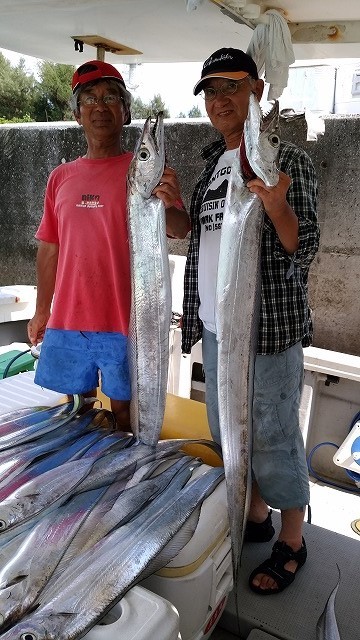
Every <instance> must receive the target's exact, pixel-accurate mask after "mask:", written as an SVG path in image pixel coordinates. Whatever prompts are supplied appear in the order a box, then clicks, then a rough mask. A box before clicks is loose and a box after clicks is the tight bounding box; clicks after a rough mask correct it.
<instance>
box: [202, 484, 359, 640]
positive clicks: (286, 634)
mask: <svg viewBox="0 0 360 640" xmlns="http://www.w3.org/2000/svg"><path fill="white" fill-rule="evenodd" d="M310 486H311V489H310V492H311V516H312V518H311V520H312V525H314V526H312V525H308V524H305V538H307V537H308V538H309V542H310V549H311V553H309V558H308V562H307V563H306V565H305V567H304V569H303V570H302V572H301V573H299V577H298V578H297V580H296V583H294V587H293V588H292V589H296V586H298V589H299V590H301V592H302V597H303V599H304V604H305V602H306V601H307V604H309V590H311V588H312V587H311V586H310V581H309V580H306V574H305V572H306V573H307V574H308V576H309V577H310V578H311V571H312V569H311V563H312V562H313V563H314V565H313V573H314V576H315V577H316V578H317V579H318V580H319V576H320V581H322V586H320V587H319V588H318V589H317V591H316V594H315V595H316V599H317V601H321V603H322V605H323V604H324V603H325V601H326V599H327V597H328V595H329V592H330V590H331V588H332V586H335V583H336V575H335V573H336V571H333V568H334V566H335V564H336V562H338V563H339V564H340V566H341V569H342V572H343V573H344V567H347V565H348V566H349V567H350V570H349V571H350V572H351V570H352V569H351V567H352V566H353V565H354V563H355V566H358V554H359V552H360V544H359V547H357V544H356V542H358V543H360V535H359V534H357V533H356V532H355V531H353V529H352V528H351V523H352V522H353V521H354V520H357V519H360V490H357V489H356V486H355V485H354V489H355V490H357V493H355V492H354V493H350V492H348V491H343V490H340V489H338V488H335V487H330V486H328V485H325V484H324V483H322V482H320V481H318V480H314V479H312V481H311V483H310ZM274 520H275V521H276V522H277V525H278V526H277V530H278V528H279V523H280V516H279V514H277V513H276V512H275V514H274ZM330 532H333V534H340V536H337V535H332V534H331V533H330ZM347 538H348V539H349V542H348V544H347V543H346V539H347ZM355 541H356V542H355ZM322 542H323V543H324V550H323V551H322V550H321V552H322V553H323V557H319V555H318V553H319V552H317V553H316V552H315V550H316V549H319V548H320V549H321V545H322ZM249 547H252V549H251V550H250V551H247V550H246V554H245V553H244V555H245V556H249V558H248V559H247V558H246V557H245V559H244V565H245V568H246V570H247V572H248V573H250V571H251V570H252V568H253V565H254V566H256V562H257V560H256V561H255V560H254V556H255V557H256V555H255V554H256V549H257V548H258V555H259V563H260V562H262V560H263V559H265V557H266V555H267V551H268V550H270V549H271V545H270V548H269V549H268V545H266V547H265V555H264V545H259V546H258V545H250V546H249ZM261 547H262V548H261ZM308 547H309V545H308ZM344 547H346V548H347V549H348V557H347V561H346V562H344V554H345V555H346V553H347V552H346V551H344ZM310 549H309V551H310ZM326 550H327V551H326ZM248 563H249V567H250V568H247V566H246V565H247V564H248ZM319 564H320V565H321V564H322V565H323V566H322V567H321V566H319ZM346 571H347V573H348V569H346ZM304 574H305V575H304ZM328 574H329V575H328ZM343 579H344V578H343V577H342V582H343ZM346 579H347V580H351V576H350V577H349V576H348V575H346ZM334 580H335V583H334ZM243 581H244V577H243ZM333 583H334V584H333ZM308 585H309V586H308ZM341 586H342V584H341V585H340V587H339V592H338V598H337V601H336V602H337V605H338V606H339V604H340V605H341ZM345 586H346V583H345V584H344V587H345ZM244 588H245V589H246V588H247V587H246V586H245V587H244ZM248 593H249V594H250V593H251V592H250V591H249V592H248ZM349 593H352V594H354V591H350V590H349ZM285 594H286V592H284V594H280V595H279V597H278V596H275V597H274V598H261V597H260V596H256V595H252V594H251V596H250V597H249V595H248V594H245V599H246V602H247V605H250V608H251V603H252V605H253V607H254V614H253V617H254V619H256V618H257V616H259V618H258V619H259V620H261V617H260V615H261V614H259V608H260V607H261V608H262V609H265V610H266V611H267V612H268V615H269V619H270V617H272V616H271V612H272V609H273V613H274V619H277V618H279V616H280V614H279V606H281V605H282V604H286V609H287V616H286V617H287V619H288V623H289V625H290V626H291V617H292V616H294V617H297V616H298V615H299V603H298V601H297V597H298V596H299V593H296V594H295V593H294V592H293V594H294V595H293V598H290V597H289V598H286V596H285ZM315 595H314V594H312V595H311V598H314V597H315ZM280 599H281V602H280ZM356 599H357V593H356ZM285 600H286V603H285ZM260 601H261V602H260ZM304 604H303V608H304ZM262 605H264V606H262ZM272 605H273V606H272ZM322 605H321V606H322ZM346 606H348V605H346ZM339 608H340V607H339ZM232 610H233V603H232V601H231V596H230V598H229V603H228V605H227V607H226V609H225V613H224V615H223V618H222V619H221V620H220V623H219V625H218V626H217V627H216V629H215V630H214V632H213V634H212V635H211V640H235V639H237V638H241V640H245V639H246V638H247V637H248V636H247V634H248V632H249V626H251V624H252V620H251V618H252V615H251V614H250V615H247V614H246V615H245V617H244V619H243V620H242V621H241V622H242V624H241V625H240V628H243V629H245V632H244V633H245V635H237V634H234V633H232V632H230V631H229V630H228V629H232V630H234V619H233V617H232V618H231V616H232V615H233V614H232ZM255 610H256V611H255ZM304 610H305V609H304ZM343 617H344V612H343V607H341V608H340V611H338V624H339V627H340V624H341V623H342V618H343ZM262 624H263V623H260V622H259V625H260V626H262ZM270 627H271V624H270ZM253 628H255V627H253ZM340 631H341V628H340ZM279 633H280V635H278V634H279ZM292 633H294V635H292ZM274 635H275V636H276V637H279V640H282V639H286V640H287V639H288V638H297V637H298V636H296V631H295V632H291V631H289V629H288V628H286V622H284V631H283V635H282V631H281V630H280V631H279V629H277V632H276V633H274ZM305 635H306V634H305ZM304 637H305V636H301V639H300V636H299V640H304ZM306 637H307V635H306ZM343 637H344V640H345V638H346V640H358V634H357V633H356V632H355V633H354V635H352V634H351V632H349V630H348V635H345V636H342V635H341V638H343ZM309 640H310V635H309Z"/></svg>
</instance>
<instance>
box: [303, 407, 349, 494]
mask: <svg viewBox="0 0 360 640" xmlns="http://www.w3.org/2000/svg"><path fill="white" fill-rule="evenodd" d="M359 415H360V412H359ZM354 424H355V423H354ZM350 428H352V427H350ZM325 445H327V446H331V447H335V448H336V449H339V447H338V445H337V444H335V443H334V442H320V443H319V444H317V445H315V447H313V448H312V449H311V451H310V453H309V455H308V457H307V466H308V469H309V473H310V475H312V476H313V477H314V478H316V479H317V480H320V481H321V482H324V483H325V484H328V485H329V486H331V487H336V488H337V489H343V490H344V491H350V493H360V489H358V488H357V489H351V488H350V487H346V486H344V485H341V484H339V483H338V482H332V480H328V478H323V477H322V476H320V475H319V474H318V473H316V471H314V469H313V468H312V466H311V460H312V457H313V455H314V453H315V451H317V449H319V447H323V446H325ZM350 477H351V476H350ZM359 478H360V476H359ZM352 479H354V478H352Z"/></svg>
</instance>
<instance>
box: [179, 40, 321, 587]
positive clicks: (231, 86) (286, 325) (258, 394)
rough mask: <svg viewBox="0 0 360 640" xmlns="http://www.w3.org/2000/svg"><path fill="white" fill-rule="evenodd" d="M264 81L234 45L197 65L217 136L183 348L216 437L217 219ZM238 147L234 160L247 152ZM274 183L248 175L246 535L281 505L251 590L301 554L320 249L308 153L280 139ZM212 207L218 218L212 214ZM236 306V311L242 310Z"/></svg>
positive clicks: (201, 199)
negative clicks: (253, 233) (254, 228)
mask: <svg viewBox="0 0 360 640" xmlns="http://www.w3.org/2000/svg"><path fill="white" fill-rule="evenodd" d="M263 88H264V83H263V81H262V80H260V79H259V77H258V72H257V68H256V65H255V63H254V61H253V60H252V59H251V58H250V57H249V56H248V55H247V54H246V53H244V52H243V51H240V50H239V49H232V48H224V49H220V50H218V51H215V52H214V53H213V54H212V55H211V56H210V57H209V58H208V59H207V60H206V61H205V63H204V65H203V69H202V74H201V78H200V80H199V81H198V82H197V84H196V85H195V88H194V94H195V95H197V94H198V93H202V96H203V98H204V99H205V106H206V111H207V114H208V116H209V118H210V120H211V123H212V125H213V126H214V127H215V129H217V130H218V131H219V133H220V134H221V135H222V138H221V139H220V140H218V141H216V142H214V143H212V144H211V145H209V146H208V147H206V148H205V149H203V151H202V157H203V159H204V160H205V161H206V166H205V169H204V170H203V172H202V174H201V175H200V177H199V180H198V182H197V184H196V187H195V191H194V194H193V197H192V201H191V211H190V217H191V223H192V231H191V239H190V246H189V252H188V257H187V262H186V270H185V286H184V305H183V311H184V313H183V320H182V323H183V334H182V350H183V352H184V353H190V351H191V348H192V346H193V345H194V344H195V342H197V340H199V339H200V338H202V349H203V362H204V371H205V385H206V405H207V414H208V420H209V425H210V429H211V432H212V435H213V438H214V440H216V441H217V442H219V443H220V428H219V412H218V390H217V342H216V327H215V289H216V279H217V265H218V256H219V247H220V237H221V219H222V210H223V208H224V201H225V195H226V191H227V186H228V175H229V173H230V170H231V165H232V160H233V158H234V155H235V151H236V149H237V148H239V147H240V144H241V140H242V134H243V126H244V122H245V119H246V117H247V112H248V106H249V97H250V93H251V92H252V93H253V94H255V95H256V96H257V98H258V100H260V98H261V95H262V92H263ZM240 149H241V153H240V156H241V161H242V163H243V168H244V167H246V162H247V161H246V157H244V155H243V153H242V147H240ZM280 169H281V171H280V176H279V183H278V185H277V186H275V187H273V188H271V189H269V188H266V187H265V185H264V183H263V182H262V180H260V179H259V178H256V179H254V180H250V181H249V182H248V183H247V186H248V188H249V189H250V191H251V192H253V193H256V194H258V196H259V197H260V198H261V200H262V202H263V205H264V209H265V212H266V216H265V224H264V231H263V238H262V250H261V251H262V256H261V258H262V261H261V264H262V267H261V269H262V281H261V310H260V326H259V335H258V350H257V353H258V355H257V357H256V362H255V376H254V401H253V455H252V471H253V477H254V479H255V480H254V484H253V490H252V500H251V506H250V512H249V520H248V523H247V527H246V532H245V540H247V541H253V542H268V541H269V540H270V539H271V538H272V537H273V535H274V533H275V531H274V528H273V526H272V521H271V510H270V511H269V509H268V505H270V506H271V507H274V508H278V509H280V510H281V530H280V533H279V539H278V541H277V542H276V543H275V544H274V546H273V551H272V554H271V557H270V558H269V559H268V560H267V561H265V562H264V563H263V564H262V565H260V566H259V567H257V568H256V569H255V570H254V571H253V572H252V574H251V575H250V578H249V585H250V588H251V589H252V590H253V591H255V592H256V593H259V594H262V595H270V594H275V593H278V592H279V591H282V590H283V589H285V588H286V587H287V586H288V585H289V584H291V582H293V580H294V578H295V574H296V572H297V571H298V569H300V567H301V566H303V564H304V563H305V561H306V546H305V541H304V539H303V537H302V526H303V519H304V510H305V506H306V505H307V504H308V502H309V481H308V473H307V465H306V458H305V451H304V444H303V439H302V435H301V432H300V428H299V411H298V410H299V402H300V395H301V389H302V381H303V351H302V347H303V346H308V345H309V344H310V343H311V338H312V325H311V318H310V311H309V307H308V302H307V274H308V270H309V266H310V263H311V261H312V260H313V258H314V256H315V254H316V251H317V249H318V241H319V228H318V224H317V218H316V196H317V185H316V177H315V172H314V168H313V165H312V163H311V160H310V158H309V157H308V156H307V154H306V153H305V152H303V151H302V150H300V149H298V148H297V147H295V146H294V145H292V144H290V143H285V142H282V143H281V147H280ZM212 211H216V220H217V222H216V224H215V223H214V221H213V217H212V215H211V212H212ZM240 313H241V309H239V314H240Z"/></svg>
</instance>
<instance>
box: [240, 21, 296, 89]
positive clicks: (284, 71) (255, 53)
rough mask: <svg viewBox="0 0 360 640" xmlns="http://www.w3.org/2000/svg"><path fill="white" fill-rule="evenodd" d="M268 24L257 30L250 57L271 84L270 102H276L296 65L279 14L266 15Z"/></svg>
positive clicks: (285, 27)
mask: <svg viewBox="0 0 360 640" xmlns="http://www.w3.org/2000/svg"><path fill="white" fill-rule="evenodd" d="M264 16H266V23H261V24H258V25H257V27H255V30H254V33H253V36H252V38H251V41H250V44H249V46H248V49H247V53H248V54H249V55H250V56H251V57H252V58H253V60H254V62H255V63H256V66H257V68H258V71H259V75H261V74H262V72H263V70H264V67H265V81H266V82H268V83H269V85H270V87H269V93H268V100H276V99H277V98H279V97H280V96H281V94H282V92H283V91H284V89H285V87H286V86H287V83H288V78H289V66H290V65H291V64H292V63H293V62H295V56H294V50H293V47H292V42H291V34H290V30H289V27H288V24H287V22H286V20H285V18H283V16H282V15H281V14H280V13H279V12H278V11H276V10H274V9H270V10H269V11H265V14H264Z"/></svg>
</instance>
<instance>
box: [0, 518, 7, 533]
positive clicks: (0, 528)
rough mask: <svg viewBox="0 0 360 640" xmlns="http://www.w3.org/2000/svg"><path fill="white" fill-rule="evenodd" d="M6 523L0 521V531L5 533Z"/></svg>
mask: <svg viewBox="0 0 360 640" xmlns="http://www.w3.org/2000/svg"><path fill="white" fill-rule="evenodd" d="M6 529H7V522H6V521H5V520H0V531H6Z"/></svg>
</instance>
